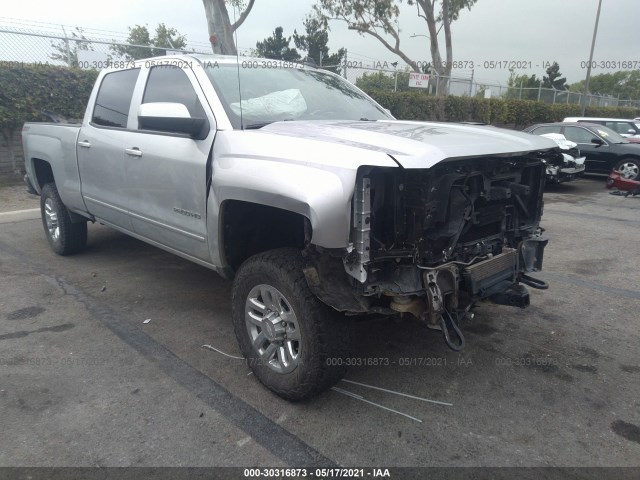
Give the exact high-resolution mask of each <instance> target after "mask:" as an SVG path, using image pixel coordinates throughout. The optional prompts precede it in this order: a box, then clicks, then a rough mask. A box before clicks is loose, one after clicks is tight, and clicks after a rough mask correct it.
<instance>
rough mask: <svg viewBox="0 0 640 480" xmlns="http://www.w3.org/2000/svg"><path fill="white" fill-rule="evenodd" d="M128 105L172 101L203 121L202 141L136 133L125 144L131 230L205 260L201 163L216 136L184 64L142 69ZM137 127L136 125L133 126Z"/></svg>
mask: <svg viewBox="0 0 640 480" xmlns="http://www.w3.org/2000/svg"><path fill="white" fill-rule="evenodd" d="M143 75H144V78H142V79H141V82H143V83H144V88H143V89H142V88H141V89H139V92H138V91H137V92H136V97H137V98H134V104H136V105H138V104H140V103H155V102H172V103H181V104H183V105H185V106H186V107H187V109H188V110H189V113H190V115H191V117H194V118H195V117H200V118H203V117H204V118H207V120H208V123H209V128H208V134H207V137H206V138H205V139H203V140H194V139H192V138H191V137H189V136H188V135H183V134H171V133H166V132H158V131H150V130H142V129H137V130H136V131H135V133H134V132H132V133H131V134H130V136H129V137H128V139H127V141H128V143H127V144H126V145H125V149H126V152H127V153H125V158H126V171H127V182H128V195H129V207H130V212H131V221H132V224H133V228H134V231H135V232H136V233H137V234H139V235H141V236H143V237H145V238H147V239H149V240H152V241H155V242H158V243H161V244H162V245H164V246H167V247H170V248H173V249H175V250H178V251H180V252H183V253H185V254H187V255H191V256H194V257H196V258H199V259H202V260H206V261H208V260H210V254H209V249H208V244H207V241H206V238H207V235H206V231H207V230H206V227H207V224H206V219H207V212H206V204H207V202H206V201H207V161H208V158H209V154H210V152H211V146H212V144H213V139H214V136H215V131H216V124H215V118H214V117H213V114H212V113H211V111H210V108H209V106H208V104H207V102H206V99H205V97H204V94H203V92H202V91H201V89H200V86H199V85H198V82H197V80H196V78H195V76H194V74H193V72H192V71H191V68H188V66H187V65H185V66H184V68H181V67H179V66H175V65H158V66H154V67H152V68H150V69H145V70H144V73H143ZM136 128H137V124H136Z"/></svg>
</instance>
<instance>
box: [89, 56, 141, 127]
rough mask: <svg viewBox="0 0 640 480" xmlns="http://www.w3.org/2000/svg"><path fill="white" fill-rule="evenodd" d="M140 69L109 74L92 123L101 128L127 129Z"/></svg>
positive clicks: (96, 104) (95, 108) (101, 89)
mask: <svg viewBox="0 0 640 480" xmlns="http://www.w3.org/2000/svg"><path fill="white" fill-rule="evenodd" d="M139 74H140V69H139V68H132V69H129V70H120V71H117V72H111V73H107V74H106V75H105V76H104V78H103V79H102V83H101V84H100V90H98V95H97V97H96V103H95V105H94V108H93V115H92V117H91V123H92V124H94V125H96V126H100V127H115V128H127V121H128V120H129V108H130V106H131V98H132V97H133V90H134V88H135V86H136V81H137V80H138V75H139Z"/></svg>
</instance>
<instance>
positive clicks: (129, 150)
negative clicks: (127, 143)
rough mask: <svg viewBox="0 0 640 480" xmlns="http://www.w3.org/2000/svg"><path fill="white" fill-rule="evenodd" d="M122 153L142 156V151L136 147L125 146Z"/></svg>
mask: <svg viewBox="0 0 640 480" xmlns="http://www.w3.org/2000/svg"><path fill="white" fill-rule="evenodd" d="M124 153H126V154H127V155H129V156H131V157H141V156H142V152H141V151H140V149H139V148H138V147H133V148H125V149H124Z"/></svg>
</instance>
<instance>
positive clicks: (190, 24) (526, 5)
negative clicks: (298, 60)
mask: <svg viewBox="0 0 640 480" xmlns="http://www.w3.org/2000/svg"><path fill="white" fill-rule="evenodd" d="M315 1H316V0H286V1H285V0H257V1H256V3H255V6H254V8H253V10H252V12H251V14H250V15H249V17H248V19H247V21H246V22H245V23H244V25H243V26H242V28H241V29H240V30H239V31H238V44H239V46H240V47H241V48H252V47H255V43H256V41H258V40H262V39H264V38H265V37H267V36H269V35H270V34H271V32H272V31H273V30H274V28H275V27H277V26H282V27H284V30H285V34H286V35H291V34H292V33H293V30H294V29H296V28H297V29H298V30H299V31H300V30H302V21H303V19H304V17H305V15H306V14H307V13H309V12H310V10H311V6H312V5H313V4H314V3H315ZM597 6H598V0H561V1H558V0H536V1H531V0H478V3H477V4H476V6H475V7H473V9H472V10H471V11H464V12H463V13H462V14H461V17H460V19H459V20H458V21H457V22H455V23H454V25H453V41H454V45H453V48H454V59H455V60H466V61H472V62H474V64H475V67H476V68H475V72H474V75H475V78H476V79H478V80H479V81H481V82H482V81H486V82H501V83H506V81H507V79H508V77H509V71H508V70H507V69H490V68H486V69H485V68H483V67H484V62H485V61H491V60H495V61H505V60H506V61H511V60H519V61H524V62H531V63H532V68H531V70H528V69H527V70H526V69H522V70H518V71H517V73H529V74H531V73H536V74H538V75H539V76H541V75H542V74H543V73H544V64H543V62H553V61H554V60H555V61H557V62H558V63H559V64H560V69H561V72H562V73H563V74H564V75H565V76H566V77H567V80H568V82H569V83H573V82H576V81H579V80H582V79H583V78H584V76H585V73H586V71H585V70H584V69H583V68H581V65H580V62H581V61H586V60H588V58H589V48H590V44H591V37H592V34H593V26H594V22H595V16H596V10H597ZM415 12H416V11H415V8H409V7H407V6H406V5H405V6H404V8H403V13H402V15H401V17H400V27H401V30H402V34H401V36H402V42H401V46H402V48H403V49H404V50H405V51H406V52H407V54H408V55H409V56H410V57H411V58H413V59H415V60H418V61H429V60H430V54H429V50H428V45H427V43H426V42H427V41H428V40H427V39H426V38H424V37H415V38H411V35H412V34H425V33H426V23H425V22H424V20H423V19H421V18H418V17H417V15H416V13H415ZM8 19H21V20H26V21H27V22H29V21H38V22H49V23H51V24H65V25H71V26H83V27H85V28H86V29H101V30H109V31H113V32H126V31H127V27H129V26H132V25H135V24H147V25H149V27H150V29H152V28H153V27H155V25H157V24H158V23H159V22H164V23H165V24H167V25H168V26H172V27H175V28H176V29H178V31H179V32H180V33H182V34H184V35H186V36H187V39H188V41H191V42H198V43H199V44H200V45H203V44H205V43H206V42H207V37H208V34H207V27H206V22H205V18H204V9H203V6H202V2H201V1H200V0H183V1H181V2H176V1H175V0H173V1H165V0H154V1H151V0H142V1H135V2H134V1H132V0H110V1H109V2H88V1H86V0H57V1H52V0H20V1H15V0H3V5H2V9H1V10H0V28H2V27H8V26H12V25H13V26H14V27H19V26H20V25H18V24H17V23H16V22H15V20H8ZM639 19H640V0H603V2H602V14H601V17H600V26H599V30H598V37H597V42H596V49H595V54H594V60H597V61H599V60H603V61H635V62H637V63H636V68H640V49H639V48H638V47H639V46H640V28H639V26H638V21H639ZM33 28H34V27H32V29H33ZM48 28H50V29H55V28H57V27H56V26H55V25H49V26H48ZM88 36H97V32H95V31H91V32H90V34H89V35H88ZM103 36H104V37H107V38H113V36H114V35H113V34H110V33H104V35H103ZM342 46H344V47H347V49H348V51H349V60H354V61H363V62H365V64H367V63H368V64H370V63H371V62H372V61H379V62H385V61H386V62H393V61H396V60H398V59H397V58H396V57H395V56H394V55H393V54H391V53H390V52H388V51H387V50H386V49H385V48H384V47H383V46H382V45H381V44H380V43H379V42H377V40H375V39H373V38H365V37H362V36H359V35H358V34H357V33H355V32H351V31H348V30H347V29H346V28H345V26H344V25H343V24H341V23H340V22H333V23H332V24H331V33H330V47H331V49H332V51H333V50H336V49H337V48H339V47H342ZM443 57H444V51H443ZM617 69H618V68H612V69H611V68H610V69H606V68H605V69H600V68H598V69H596V70H594V72H593V73H594V74H597V73H604V72H607V71H611V70H617ZM457 74H458V75H460V76H465V77H467V76H469V75H470V74H471V70H469V69H465V70H458V71H457Z"/></svg>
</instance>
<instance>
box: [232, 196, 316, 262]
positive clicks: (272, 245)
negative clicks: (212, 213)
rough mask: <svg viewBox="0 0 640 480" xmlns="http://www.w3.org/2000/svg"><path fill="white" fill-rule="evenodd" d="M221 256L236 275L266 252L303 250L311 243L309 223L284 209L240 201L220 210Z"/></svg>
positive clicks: (302, 217)
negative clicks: (254, 257)
mask: <svg viewBox="0 0 640 480" xmlns="http://www.w3.org/2000/svg"><path fill="white" fill-rule="evenodd" d="M221 232H222V238H221V239H220V240H221V245H222V255H223V258H224V261H225V263H226V264H227V265H228V266H229V267H231V269H232V270H233V271H234V272H236V271H237V270H238V268H239V267H240V265H241V264H242V262H244V261H245V260H246V259H248V258H249V257H251V256H253V255H255V254H257V253H260V252H265V251H267V250H273V249H276V248H282V247H294V248H298V249H300V250H302V249H303V248H304V247H305V245H306V244H307V243H308V242H309V240H310V239H311V223H310V222H309V219H307V218H306V217H304V216H303V215H300V214H298V213H294V212H290V211H288V210H283V209H281V208H276V207H270V206H267V205H260V204H257V203H251V202H242V201H239V200H227V201H225V202H224V203H223V204H222V206H221Z"/></svg>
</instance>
